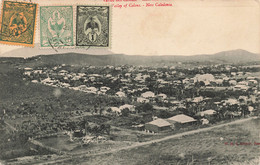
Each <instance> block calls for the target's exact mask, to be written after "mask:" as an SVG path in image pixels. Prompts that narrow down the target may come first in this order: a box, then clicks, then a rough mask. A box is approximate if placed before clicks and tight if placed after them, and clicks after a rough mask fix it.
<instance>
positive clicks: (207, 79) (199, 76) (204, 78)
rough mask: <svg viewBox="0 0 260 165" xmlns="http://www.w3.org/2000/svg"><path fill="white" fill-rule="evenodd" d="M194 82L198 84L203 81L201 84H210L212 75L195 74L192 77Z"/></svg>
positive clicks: (212, 78)
mask: <svg viewBox="0 0 260 165" xmlns="http://www.w3.org/2000/svg"><path fill="white" fill-rule="evenodd" d="M194 80H195V81H196V82H200V81H203V82H211V81H214V80H215V78H214V76H213V75H212V74H197V75H196V76H195V77H194Z"/></svg>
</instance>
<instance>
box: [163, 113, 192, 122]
mask: <svg viewBox="0 0 260 165" xmlns="http://www.w3.org/2000/svg"><path fill="white" fill-rule="evenodd" d="M168 120H171V121H175V122H177V123H189V122H194V121H196V120H195V119H193V118H192V117H190V116H187V115H184V114H180V115H176V116H173V117H170V118H168Z"/></svg>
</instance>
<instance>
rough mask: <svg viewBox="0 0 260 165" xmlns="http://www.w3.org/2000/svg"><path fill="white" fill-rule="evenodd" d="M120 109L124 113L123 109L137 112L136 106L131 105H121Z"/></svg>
mask: <svg viewBox="0 0 260 165" xmlns="http://www.w3.org/2000/svg"><path fill="white" fill-rule="evenodd" d="M119 109H120V110H121V111H122V110H123V109H128V110H129V111H130V112H135V106H134V105H130V104H125V105H121V106H120V107H119Z"/></svg>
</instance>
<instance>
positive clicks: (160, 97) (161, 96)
mask: <svg viewBox="0 0 260 165" xmlns="http://www.w3.org/2000/svg"><path fill="white" fill-rule="evenodd" d="M157 98H159V99H161V100H164V99H166V98H167V95H166V94H163V93H160V94H159V95H157Z"/></svg>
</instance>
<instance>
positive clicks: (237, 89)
mask: <svg viewBox="0 0 260 165" xmlns="http://www.w3.org/2000/svg"><path fill="white" fill-rule="evenodd" d="M248 89H249V87H248V86H246V85H236V86H234V87H233V90H234V91H247V90H248Z"/></svg>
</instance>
